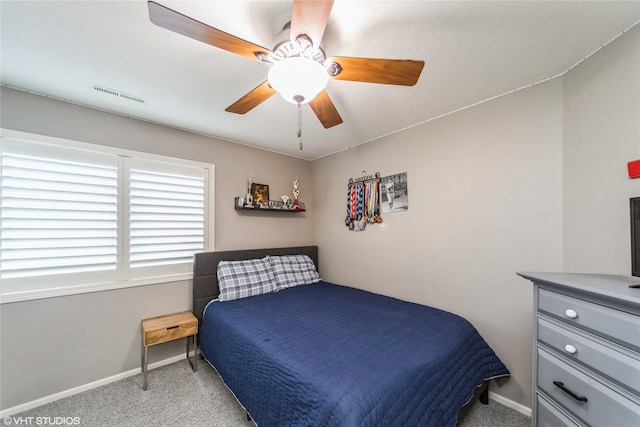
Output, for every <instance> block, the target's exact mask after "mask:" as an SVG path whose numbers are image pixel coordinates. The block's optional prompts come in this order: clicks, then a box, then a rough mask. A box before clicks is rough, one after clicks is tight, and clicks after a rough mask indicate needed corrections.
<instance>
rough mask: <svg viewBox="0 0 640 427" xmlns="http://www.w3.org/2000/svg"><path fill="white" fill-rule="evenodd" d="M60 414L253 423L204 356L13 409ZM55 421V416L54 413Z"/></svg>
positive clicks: (114, 421)
mask: <svg viewBox="0 0 640 427" xmlns="http://www.w3.org/2000/svg"><path fill="white" fill-rule="evenodd" d="M17 417H34V418H32V419H33V420H35V419H36V418H35V417H49V419H51V422H53V421H55V419H54V417H64V418H65V419H66V424H65V425H80V426H87V427H89V426H91V427H93V426H96V427H102V426H105V427H106V426H127V427H128V426H132V427H133V426H145V427H147V426H154V427H155V426H211V427H242V426H255V424H254V423H253V422H251V421H247V417H246V412H245V411H244V409H243V408H242V407H241V406H240V404H239V403H238V401H237V400H236V399H235V397H234V396H233V394H232V393H231V392H230V391H229V390H228V389H227V387H226V386H225V385H224V384H223V383H222V380H221V379H220V377H219V376H218V374H217V373H216V371H215V370H214V369H213V368H212V367H211V366H210V365H209V364H208V363H207V362H204V361H200V362H199V363H198V372H197V373H193V372H192V371H191V368H190V366H189V365H188V363H187V362H186V361H180V362H176V363H173V364H170V365H167V366H163V367H161V368H157V369H154V370H152V371H149V389H148V390H147V391H143V390H142V381H141V377H140V375H135V376H132V377H129V378H125V379H123V380H120V381H117V382H114V383H111V384H108V385H105V386H102V387H99V388H96V389H93V390H89V391H86V392H84V393H80V394H77V395H74V396H70V397H67V398H64V399H60V400H58V401H55V402H52V403H49V404H47V405H43V406H40V407H38V408H34V409H32V410H29V411H26V412H23V413H20V414H17V415H14V419H17ZM41 421H46V420H44V419H41ZM58 421H60V419H58ZM459 426H460V427H530V426H531V418H529V417H527V416H525V415H523V414H521V413H519V412H517V411H514V410H512V409H509V408H507V407H506V406H503V405H501V404H499V403H496V402H494V401H489V405H482V404H480V403H479V402H478V403H477V404H476V405H474V407H473V408H472V409H471V411H470V412H469V414H468V415H467V417H466V418H465V419H464V421H463V422H462V423H461V424H459Z"/></svg>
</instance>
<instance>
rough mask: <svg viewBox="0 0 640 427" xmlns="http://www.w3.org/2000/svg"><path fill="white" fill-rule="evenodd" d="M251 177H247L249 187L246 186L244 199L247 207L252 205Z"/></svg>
mask: <svg viewBox="0 0 640 427" xmlns="http://www.w3.org/2000/svg"><path fill="white" fill-rule="evenodd" d="M252 180H253V175H251V176H250V177H249V185H248V186H247V197H246V198H245V200H246V202H247V205H253V194H251V184H252Z"/></svg>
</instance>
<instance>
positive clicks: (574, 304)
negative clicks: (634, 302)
mask: <svg viewBox="0 0 640 427" xmlns="http://www.w3.org/2000/svg"><path fill="white" fill-rule="evenodd" d="M538 310H539V311H543V312H546V313H549V314H551V315H553V316H556V317H558V318H559V319H562V320H563V321H564V322H566V323H569V324H573V325H579V326H581V327H583V328H586V329H590V330H592V331H596V333H597V334H598V335H606V336H608V337H609V338H611V339H612V340H614V341H617V342H619V343H622V344H623V345H627V346H631V347H632V348H634V349H635V350H636V351H640V327H638V325H640V316H636V315H634V314H631V313H627V312H624V311H620V310H616V309H613V308H610V307H605V306H602V305H600V304H595V303H592V302H589V301H584V300H581V299H578V298H573V297H569V296H566V295H563V294H559V293H556V292H552V291H549V290H547V289H540V291H539V293H538Z"/></svg>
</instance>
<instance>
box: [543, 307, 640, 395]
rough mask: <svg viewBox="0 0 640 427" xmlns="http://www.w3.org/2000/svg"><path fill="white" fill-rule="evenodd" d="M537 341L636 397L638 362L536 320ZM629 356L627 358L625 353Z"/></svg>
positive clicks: (639, 381)
mask: <svg viewBox="0 0 640 427" xmlns="http://www.w3.org/2000/svg"><path fill="white" fill-rule="evenodd" d="M538 341H541V342H544V343H545V344H547V345H548V346H550V347H553V348H554V349H556V350H557V351H558V352H559V353H562V354H564V355H565V356H566V357H568V358H570V359H574V360H578V361H580V362H581V363H583V364H585V365H588V366H589V367H590V369H592V370H594V371H599V372H600V373H602V374H603V375H605V376H607V377H608V378H609V379H611V380H612V381H614V382H616V383H618V384H620V385H621V386H623V387H624V388H626V389H628V390H629V391H631V392H633V393H635V394H637V395H639V396H640V358H637V357H632V356H630V355H628V354H625V353H622V352H620V351H616V350H614V349H612V348H610V347H607V346H606V345H604V344H602V343H599V342H596V341H594V340H592V339H590V338H588V337H587V336H585V334H584V333H580V332H577V331H572V330H571V329H567V328H564V327H561V326H558V325H556V324H554V323H552V322H549V321H548V320H545V319H542V318H538ZM629 354H631V353H630V352H629Z"/></svg>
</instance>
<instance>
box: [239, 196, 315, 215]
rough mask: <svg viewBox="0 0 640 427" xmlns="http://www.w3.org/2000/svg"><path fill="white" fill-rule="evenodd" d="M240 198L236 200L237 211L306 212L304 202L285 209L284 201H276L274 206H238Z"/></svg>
mask: <svg viewBox="0 0 640 427" xmlns="http://www.w3.org/2000/svg"><path fill="white" fill-rule="evenodd" d="M238 199H239V197H236V198H235V200H234V204H233V206H234V209H235V210H237V211H254V212H286V213H297V212H306V209H305V208H304V203H302V202H299V203H300V204H299V206H298V207H297V208H296V209H283V208H282V202H276V203H275V206H273V207H264V206H261V205H246V204H245V205H242V206H238Z"/></svg>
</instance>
